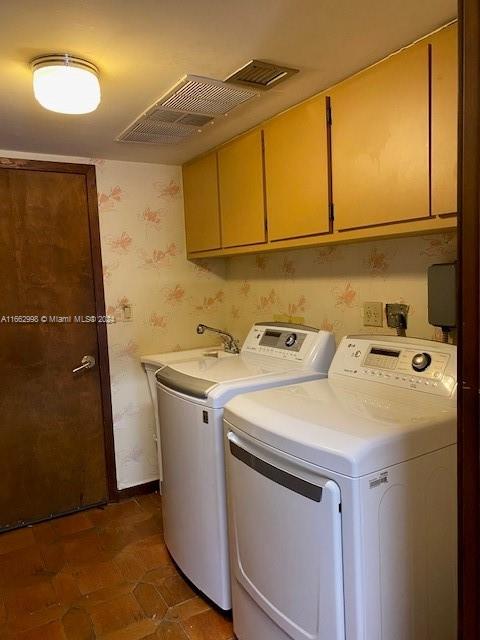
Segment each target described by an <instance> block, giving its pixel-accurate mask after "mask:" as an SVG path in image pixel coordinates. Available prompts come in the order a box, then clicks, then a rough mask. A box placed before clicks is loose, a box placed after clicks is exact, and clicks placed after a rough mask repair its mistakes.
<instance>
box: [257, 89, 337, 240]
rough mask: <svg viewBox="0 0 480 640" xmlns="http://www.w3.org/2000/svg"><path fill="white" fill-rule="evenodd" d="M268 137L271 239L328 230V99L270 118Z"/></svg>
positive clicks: (267, 193) (266, 158) (321, 98)
mask: <svg viewBox="0 0 480 640" xmlns="http://www.w3.org/2000/svg"><path fill="white" fill-rule="evenodd" d="M264 136H265V186H266V195H267V217H268V236H269V239H270V240H283V239H287V238H295V237H301V236H309V235H316V234H320V233H326V232H328V231H329V199H328V143H327V116H326V97H325V96H324V95H321V96H318V97H317V98H315V99H314V100H310V101H308V102H306V103H304V104H302V105H300V106H298V107H295V108H294V109H291V110H290V111H287V112H286V113H284V114H282V115H280V116H278V117H276V118H274V119H273V120H270V122H267V124H266V125H265V128H264Z"/></svg>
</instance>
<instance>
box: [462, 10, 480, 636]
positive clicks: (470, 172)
mask: <svg viewBox="0 0 480 640" xmlns="http://www.w3.org/2000/svg"><path fill="white" fill-rule="evenodd" d="M459 72H460V83H459V86H460V102H459V105H460V108H459V136H458V140H459V150H458V160H459V162H458V186H459V189H458V213H459V220H458V222H459V228H458V230H459V233H458V260H459V281H458V292H459V305H458V308H459V322H458V329H459V335H458V345H459V349H458V355H459V370H458V374H459V375H458V377H459V382H460V384H459V389H458V559H459V564H458V587H459V589H458V594H459V620H458V638H459V639H460V638H461V639H462V640H470V639H472V640H473V639H474V638H479V637H480V433H479V419H480V407H479V385H480V367H479V365H480V338H479V331H480V330H479V322H480V292H479V289H480V272H479V266H480V223H479V212H480V121H479V120H480V4H479V2H478V0H459Z"/></svg>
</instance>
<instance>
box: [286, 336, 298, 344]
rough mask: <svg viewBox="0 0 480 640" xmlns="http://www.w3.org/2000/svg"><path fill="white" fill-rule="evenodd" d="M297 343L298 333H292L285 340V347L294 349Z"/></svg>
mask: <svg viewBox="0 0 480 640" xmlns="http://www.w3.org/2000/svg"><path fill="white" fill-rule="evenodd" d="M296 341H297V334H296V333H290V334H288V336H287V337H286V338H285V346H286V347H293V345H294V344H295V343H296Z"/></svg>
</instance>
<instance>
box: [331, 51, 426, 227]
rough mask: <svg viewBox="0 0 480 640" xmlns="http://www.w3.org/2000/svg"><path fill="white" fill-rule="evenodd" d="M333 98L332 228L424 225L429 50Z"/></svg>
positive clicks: (371, 72)
mask: <svg viewBox="0 0 480 640" xmlns="http://www.w3.org/2000/svg"><path fill="white" fill-rule="evenodd" d="M330 95H331V101H332V119H333V124H332V179H333V203H334V207H335V222H334V225H335V228H336V229H339V230H341V229H354V228H360V227H366V226H371V225H380V224H388V223H393V222H403V221H406V220H414V219H420V218H425V217H428V216H429V212H430V206H429V204H430V203H429V51H428V44H427V43H426V42H421V43H419V44H417V45H414V46H412V47H409V48H408V49H405V50H404V51H402V52H400V53H398V54H396V55H394V56H391V57H390V58H388V59H387V60H384V61H383V62H380V63H379V64H377V65H375V66H374V67H371V68H370V69H367V70H366V71H364V72H362V73H360V74H358V75H356V76H354V77H353V78H350V79H349V80H346V81H345V82H342V83H341V84H339V85H337V86H336V87H334V88H333V89H332V90H331V92H330Z"/></svg>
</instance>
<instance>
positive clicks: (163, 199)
mask: <svg viewBox="0 0 480 640" xmlns="http://www.w3.org/2000/svg"><path fill="white" fill-rule="evenodd" d="M94 162H95V164H96V167H97V187H98V204H99V217H100V233H101V239H102V257H103V270H104V281H105V298H106V306H107V313H108V314H110V315H112V316H115V317H116V318H117V319H118V321H117V322H115V323H114V324H110V325H109V326H108V344H109V354H110V375H111V384H112V404H113V421H114V432H115V452H116V459H117V475H118V485H119V488H120V489H122V488H125V487H128V486H132V485H136V484H141V483H143V482H148V481H149V480H153V479H156V478H157V477H158V471H157V460H156V450H155V443H154V440H153V435H154V433H155V431H154V429H155V424H154V414H153V410H152V406H151V401H150V396H149V393H148V387H147V383H146V377H145V374H144V372H143V369H142V366H141V364H140V356H141V355H145V354H152V353H159V352H162V351H174V350H180V349H188V348H192V347H196V346H201V345H209V344H212V338H211V337H208V336H203V337H199V336H197V334H196V331H195V329H196V325H197V323H198V322H199V321H200V320H201V321H202V322H205V323H207V324H213V325H223V324H224V319H225V298H226V280H225V264H224V262H223V261H221V260H220V261H216V262H212V263H211V264H209V265H203V264H201V263H197V264H194V263H192V262H189V261H187V260H186V257H185V239H184V223H183V198H182V182H181V169H180V168H179V167H172V166H165V165H156V164H140V163H128V162H116V161H109V160H106V161H105V160H96V161H94ZM125 305H131V309H132V311H133V314H132V320H130V321H123V320H122V318H123V313H122V310H123V308H124V307H125Z"/></svg>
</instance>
